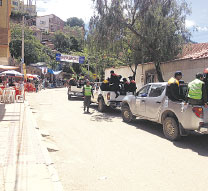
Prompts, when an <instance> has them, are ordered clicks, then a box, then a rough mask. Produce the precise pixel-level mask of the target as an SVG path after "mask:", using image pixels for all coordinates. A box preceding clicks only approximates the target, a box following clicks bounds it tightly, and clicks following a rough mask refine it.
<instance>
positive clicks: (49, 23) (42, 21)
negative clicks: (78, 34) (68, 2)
mask: <svg viewBox="0 0 208 191" xmlns="http://www.w3.org/2000/svg"><path fill="white" fill-rule="evenodd" d="M64 25H65V22H64V21H63V20H61V19H60V18H59V17H57V16H56V15H54V14H51V15H45V16H39V17H37V18H36V27H37V28H38V29H40V30H41V31H44V32H47V33H49V32H56V31H58V30H63V28H64Z"/></svg>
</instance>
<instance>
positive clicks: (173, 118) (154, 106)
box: [121, 82, 208, 141]
mask: <svg viewBox="0 0 208 191" xmlns="http://www.w3.org/2000/svg"><path fill="white" fill-rule="evenodd" d="M181 87H182V86H181ZM166 88H167V82H163V83H150V84H147V85H145V86H144V87H143V88H142V89H140V90H139V91H138V92H137V94H136V96H134V95H132V96H126V97H125V98H124V99H123V101H122V108H121V112H122V118H123V120H124V121H125V122H131V121H132V120H134V119H135V118H136V117H138V118H140V119H147V120H150V121H154V122H157V123H160V124H162V125H163V133H164V135H165V137H166V138H167V139H169V140H172V141H173V140H177V139H178V138H180V137H181V136H185V135H188V133H189V132H191V131H197V132H199V133H202V134H208V108H205V107H204V106H200V105H186V106H184V103H183V102H173V101H171V100H169V99H168V98H167V96H166ZM185 88H186V89H187V87H185ZM182 90H184V89H182ZM181 95H183V94H181Z"/></svg>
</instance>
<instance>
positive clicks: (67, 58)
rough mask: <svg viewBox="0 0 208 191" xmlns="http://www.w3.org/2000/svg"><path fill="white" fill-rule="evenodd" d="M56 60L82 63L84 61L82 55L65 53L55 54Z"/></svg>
mask: <svg viewBox="0 0 208 191" xmlns="http://www.w3.org/2000/svg"><path fill="white" fill-rule="evenodd" d="M56 61H61V62H72V63H80V64H83V63H84V61H85V57H84V56H71V55H66V54H56Z"/></svg>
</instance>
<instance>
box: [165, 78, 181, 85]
mask: <svg viewBox="0 0 208 191" xmlns="http://www.w3.org/2000/svg"><path fill="white" fill-rule="evenodd" d="M175 83H176V84H178V86H179V81H178V80H177V79H175V78H174V77H172V78H170V79H169V80H168V85H170V84H175Z"/></svg>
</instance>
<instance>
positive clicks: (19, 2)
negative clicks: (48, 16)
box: [11, 0, 37, 16]
mask: <svg viewBox="0 0 208 191" xmlns="http://www.w3.org/2000/svg"><path fill="white" fill-rule="evenodd" d="M11 10H12V12H21V13H28V14H29V15H30V16H36V15H37V11H36V4H32V1H31V2H30V3H28V4H24V1H23V0H11Z"/></svg>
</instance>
